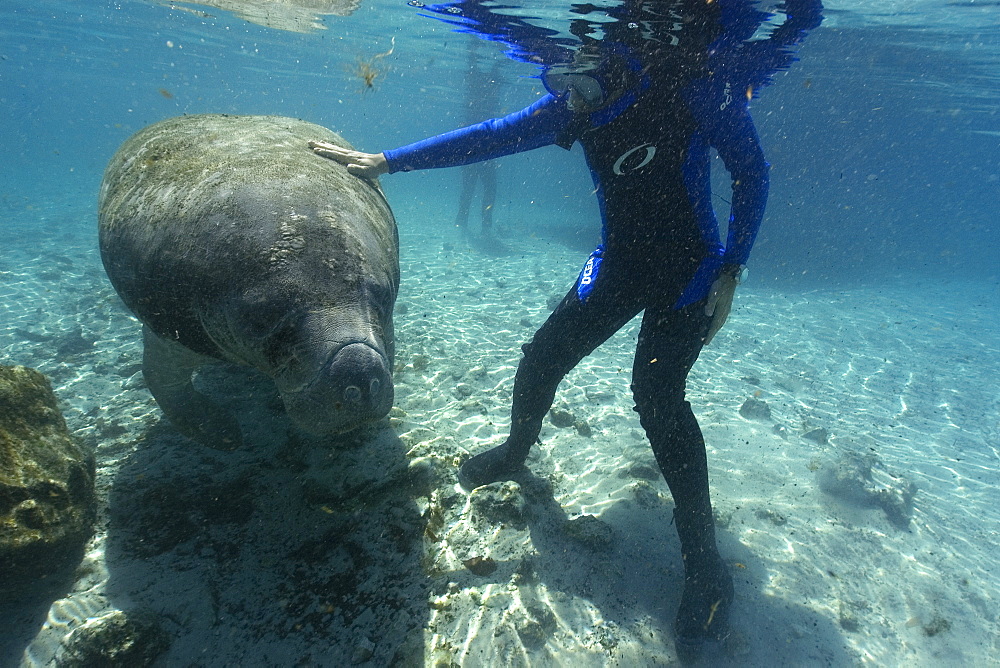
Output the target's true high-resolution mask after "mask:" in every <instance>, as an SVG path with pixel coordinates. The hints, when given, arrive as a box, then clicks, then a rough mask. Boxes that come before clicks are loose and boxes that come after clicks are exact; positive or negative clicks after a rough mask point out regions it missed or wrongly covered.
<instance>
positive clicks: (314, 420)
mask: <svg viewBox="0 0 1000 668" xmlns="http://www.w3.org/2000/svg"><path fill="white" fill-rule="evenodd" d="M392 400H393V387H392V372H391V369H390V367H389V360H388V359H386V357H385V355H384V354H383V353H382V352H380V351H379V350H376V349H375V348H373V347H372V346H370V345H368V344H366V343H352V344H348V345H346V346H344V347H343V348H341V349H340V350H338V351H337V352H336V354H334V356H333V358H332V359H331V360H330V361H329V363H328V364H327V365H326V367H325V368H324V369H323V371H322V372H321V374H320V375H319V377H317V379H316V380H315V381H314V382H313V383H312V384H311V385H310V387H309V388H307V389H306V390H304V391H303V392H301V393H298V396H294V397H288V396H286V397H285V407H286V408H287V409H288V413H289V415H290V416H291V418H292V419H293V420H295V421H296V422H297V423H298V424H299V425H300V426H302V428H304V429H306V430H307V431H311V432H314V433H319V434H328V433H339V432H345V431H350V430H351V429H354V428H355V427H359V426H361V425H362V424H364V423H366V422H373V421H375V420H378V419H380V418H383V417H385V416H386V415H387V414H388V413H389V409H390V408H392Z"/></svg>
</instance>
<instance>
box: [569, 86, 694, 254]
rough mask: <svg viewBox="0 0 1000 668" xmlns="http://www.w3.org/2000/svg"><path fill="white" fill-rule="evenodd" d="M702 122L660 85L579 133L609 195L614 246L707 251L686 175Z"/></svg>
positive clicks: (608, 232) (608, 240) (608, 230)
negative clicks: (690, 151)
mask: <svg viewBox="0 0 1000 668" xmlns="http://www.w3.org/2000/svg"><path fill="white" fill-rule="evenodd" d="M696 130H697V124H696V123H695V120H694V118H693V117H692V115H691V113H690V111H689V110H688V107H687V105H686V104H685V103H684V102H683V100H682V99H681V96H680V94H679V92H678V91H677V90H676V89H675V90H672V91H671V90H663V89H658V88H657V87H656V86H655V85H654V86H652V87H650V88H649V89H647V90H645V91H643V93H642V95H641V96H640V97H639V99H638V100H637V101H636V102H635V103H634V104H633V105H632V106H630V107H629V108H628V109H626V110H625V111H624V112H622V113H621V114H620V115H619V116H618V117H617V118H615V119H614V120H612V121H610V122H609V123H607V124H605V125H602V126H600V127H596V128H591V129H590V130H588V131H587V132H585V133H584V134H583V135H582V136H581V137H580V143H581V144H582V145H583V148H584V153H585V155H586V158H587V163H588V165H589V166H590V169H591V172H592V173H593V175H594V180H595V183H596V185H597V186H598V188H599V190H600V193H601V196H602V197H603V200H604V209H605V210H604V216H605V230H604V232H605V235H604V236H605V239H604V241H605V247H606V249H607V250H608V251H609V252H628V253H629V254H643V255H648V254H653V255H656V256H659V257H661V258H662V257H663V256H668V257H669V256H675V257H676V256H683V257H691V256H692V255H697V256H698V257H701V256H702V255H703V254H704V252H705V248H704V241H703V239H702V235H701V232H700V228H699V225H698V221H697V219H696V217H695V211H694V207H693V206H692V203H691V197H692V196H695V195H696V193H691V192H689V189H688V187H687V184H686V182H685V161H686V160H687V159H688V156H689V148H690V146H691V142H692V140H693V139H694V138H695V134H696Z"/></svg>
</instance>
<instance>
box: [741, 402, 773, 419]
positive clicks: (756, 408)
mask: <svg viewBox="0 0 1000 668" xmlns="http://www.w3.org/2000/svg"><path fill="white" fill-rule="evenodd" d="M740 415H742V416H743V417H745V418H746V419H748V420H770V419H771V407H770V406H768V405H767V402H766V401H762V400H761V399H757V398H756V397H750V398H749V399H747V400H746V401H744V402H743V405H742V406H740Z"/></svg>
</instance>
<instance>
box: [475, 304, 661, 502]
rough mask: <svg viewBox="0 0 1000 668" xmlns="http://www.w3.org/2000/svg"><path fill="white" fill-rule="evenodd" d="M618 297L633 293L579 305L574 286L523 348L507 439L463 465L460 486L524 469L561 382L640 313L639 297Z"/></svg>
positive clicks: (490, 480)
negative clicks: (584, 359)
mask: <svg viewBox="0 0 1000 668" xmlns="http://www.w3.org/2000/svg"><path fill="white" fill-rule="evenodd" d="M622 293H625V294H628V293H631V294H633V295H635V294H636V293H637V291H634V290H633V291H628V290H625V291H622V292H618V291H615V292H614V293H612V291H611V290H598V289H595V290H594V291H593V293H591V295H590V298H589V299H588V300H587V301H586V302H581V301H580V299H579V298H578V297H577V295H576V287H575V286H574V288H573V289H572V290H570V292H569V294H567V295H566V296H565V297H564V298H563V300H562V302H561V303H560V304H559V306H557V307H556V309H555V311H553V312H552V314H551V315H550V316H549V318H548V320H546V321H545V323H544V324H543V325H542V326H541V328H539V330H538V331H537V332H536V333H535V336H534V338H533V339H532V340H531V342H530V343H526V344H524V346H522V347H521V350H522V351H523V352H524V357H523V358H521V362H520V364H518V366H517V373H516V374H515V375H514V399H513V402H512V405H511V413H510V436H509V437H508V438H507V441H506V442H505V443H503V444H502V445H499V446H497V447H495V448H493V449H492V450H487V451H486V452H483V453H480V454H478V455H476V456H475V457H473V458H471V459H469V460H468V461H467V462H465V464H463V465H462V468H461V469H460V470H459V474H458V479H459V482H461V484H462V487H464V488H465V489H467V490H472V489H475V488H476V487H479V486H481V485H486V484H489V483H491V482H496V481H497V480H507V479H509V477H510V476H511V475H513V474H515V473H517V472H518V471H519V470H520V469H521V468H522V467H523V466H524V460H525V459H527V457H528V452H529V451H530V450H531V446H532V445H534V443H535V441H537V440H538V434H539V432H540V431H541V429H542V418H544V417H545V414H546V413H547V412H548V410H549V408H550V407H551V406H552V400H553V399H554V398H555V394H556V388H557V387H558V386H559V381H561V380H562V379H563V376H565V375H566V374H567V373H569V371H570V370H571V369H572V368H573V367H575V366H576V365H577V364H579V363H580V360H582V359H583V358H584V357H586V356H587V355H589V354H590V353H592V352H593V351H594V349H595V348H597V346H599V345H601V344H602V343H604V342H605V341H606V340H608V338H609V337H610V336H611V335H612V334H614V333H615V332H616V331H618V330H619V329H620V328H621V327H622V326H623V325H624V324H625V323H627V322H628V321H629V320H631V319H632V318H633V317H634V316H635V314H636V313H638V312H639V311H640V310H641V308H642V307H641V304H640V303H639V301H638V299H623V298H622V297H621V295H622Z"/></svg>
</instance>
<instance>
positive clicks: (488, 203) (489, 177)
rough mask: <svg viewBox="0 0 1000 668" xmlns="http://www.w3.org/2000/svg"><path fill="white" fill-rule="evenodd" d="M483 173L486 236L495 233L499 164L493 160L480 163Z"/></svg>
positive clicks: (484, 228)
mask: <svg viewBox="0 0 1000 668" xmlns="http://www.w3.org/2000/svg"><path fill="white" fill-rule="evenodd" d="M480 167H481V168H482V173H481V175H480V178H481V179H482V182H483V197H482V205H483V209H482V211H483V231H482V234H483V236H484V237H488V236H490V234H492V233H493V205H494V204H496V200H497V166H496V165H495V164H494V163H493V162H492V161H490V162H484V163H482V164H481V165H480Z"/></svg>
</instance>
